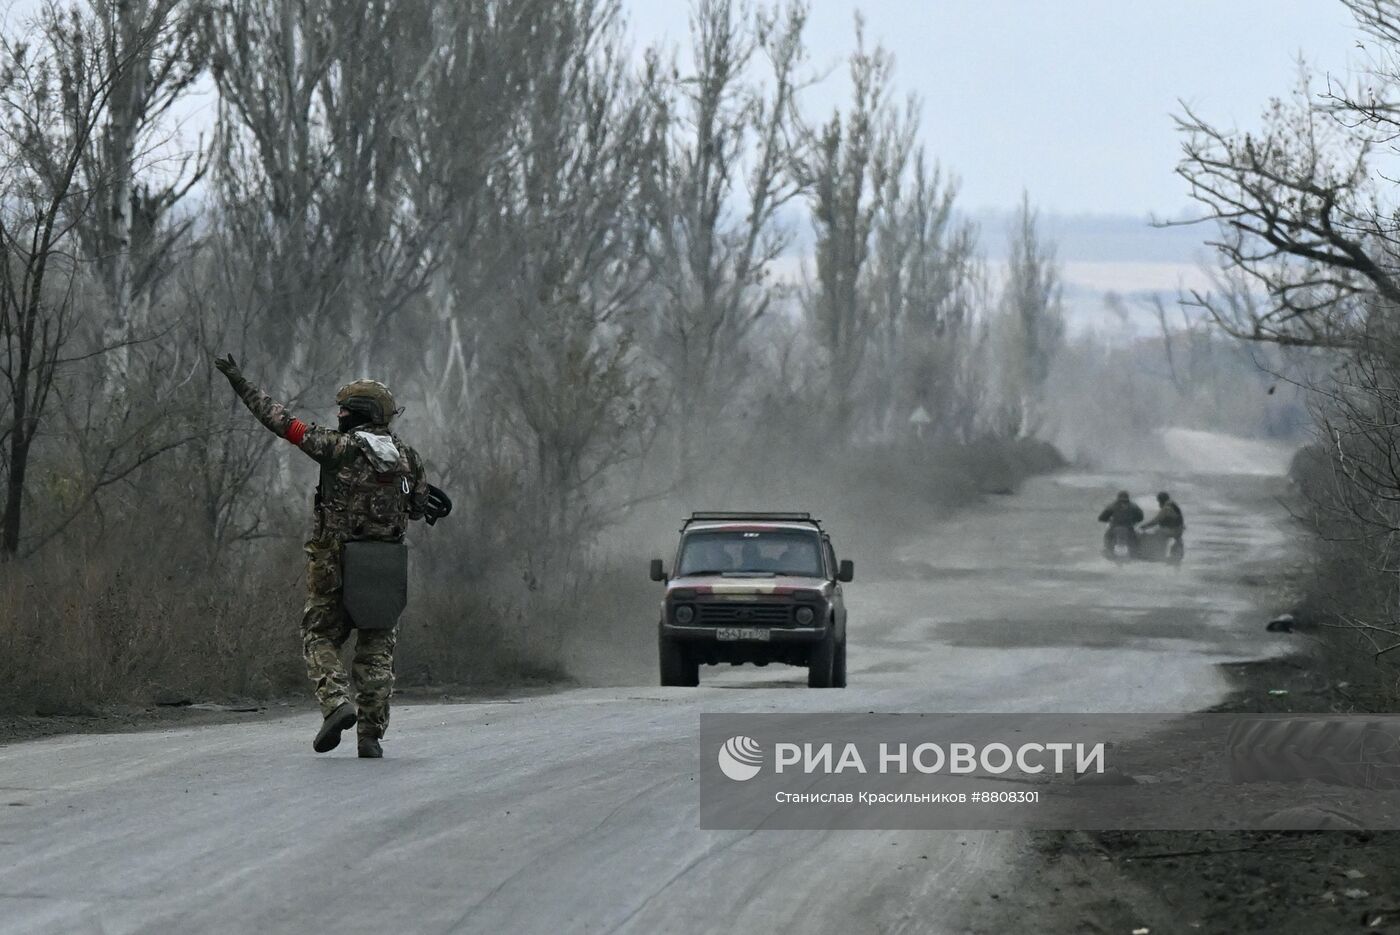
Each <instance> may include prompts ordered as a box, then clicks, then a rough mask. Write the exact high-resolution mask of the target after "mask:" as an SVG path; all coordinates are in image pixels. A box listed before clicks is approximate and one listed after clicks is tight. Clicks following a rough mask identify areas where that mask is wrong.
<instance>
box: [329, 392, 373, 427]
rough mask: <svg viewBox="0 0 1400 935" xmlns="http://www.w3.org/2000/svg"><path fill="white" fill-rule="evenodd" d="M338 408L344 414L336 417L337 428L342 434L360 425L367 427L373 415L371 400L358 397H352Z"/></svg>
mask: <svg viewBox="0 0 1400 935" xmlns="http://www.w3.org/2000/svg"><path fill="white" fill-rule="evenodd" d="M340 408H341V409H343V410H345V412H346V414H345V415H343V416H338V417H337V418H338V419H339V425H338V428H339V429H340V430H341V431H342V432H352V431H354V430H355V429H357V428H359V427H360V426H362V425H368V424H369V423H370V421H371V420H372V419H373V417H374V415H375V405H374V402H373V401H372V400H368V399H365V398H364V397H360V396H352V397H350V398H349V399H347V400H345V401H344V402H343V403H341V404H340Z"/></svg>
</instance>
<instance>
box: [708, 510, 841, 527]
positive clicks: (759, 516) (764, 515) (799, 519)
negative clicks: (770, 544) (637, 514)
mask: <svg viewBox="0 0 1400 935" xmlns="http://www.w3.org/2000/svg"><path fill="white" fill-rule="evenodd" d="M745 519H754V520H760V521H767V522H788V523H812V524H813V525H816V526H820V525H821V523H820V522H819V521H818V520H815V519H813V518H812V514H811V513H806V512H803V513H772V512H763V511H759V510H697V511H696V512H694V513H691V514H690V518H689V519H687V520H686V523H687V524H690V523H697V522H704V521H707V520H745Z"/></svg>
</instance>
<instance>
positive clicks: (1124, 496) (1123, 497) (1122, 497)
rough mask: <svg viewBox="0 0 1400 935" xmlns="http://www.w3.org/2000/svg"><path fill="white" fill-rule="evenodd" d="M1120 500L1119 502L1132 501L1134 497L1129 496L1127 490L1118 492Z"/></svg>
mask: <svg viewBox="0 0 1400 935" xmlns="http://www.w3.org/2000/svg"><path fill="white" fill-rule="evenodd" d="M1118 499H1119V500H1131V499H1132V497H1131V496H1130V495H1129V494H1128V492H1127V491H1126V490H1120V491H1118Z"/></svg>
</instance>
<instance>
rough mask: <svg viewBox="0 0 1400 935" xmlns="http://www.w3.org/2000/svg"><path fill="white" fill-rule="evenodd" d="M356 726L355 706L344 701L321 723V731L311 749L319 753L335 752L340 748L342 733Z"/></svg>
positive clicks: (317, 733) (318, 732)
mask: <svg viewBox="0 0 1400 935" xmlns="http://www.w3.org/2000/svg"><path fill="white" fill-rule="evenodd" d="M354 726H355V706H354V705H352V704H351V703H350V702H348V701H343V702H341V703H340V706H339V707H337V708H336V709H335V710H334V711H332V712H331V713H330V714H327V715H326V719H325V720H324V721H322V722H321V729H320V730H318V731H317V732H316V740H315V741H314V742H313V743H312V744H311V749H313V750H315V751H316V752H317V753H326V752H327V751H330V750H334V749H335V748H336V747H338V746H340V732H341V731H346V730H349V729H350V728H352V727H354Z"/></svg>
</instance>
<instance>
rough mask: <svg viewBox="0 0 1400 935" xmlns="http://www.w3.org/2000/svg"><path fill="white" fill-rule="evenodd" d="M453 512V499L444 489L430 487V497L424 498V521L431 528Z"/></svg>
mask: <svg viewBox="0 0 1400 935" xmlns="http://www.w3.org/2000/svg"><path fill="white" fill-rule="evenodd" d="M451 512H452V499H451V498H450V497H448V496H447V494H446V493H444V492H443V490H442V488H440V487H434V486H433V485H432V484H429V485H428V495H427V496H426V497H424V498H423V519H425V520H427V521H428V525H429V526H431V525H433V524H434V523H436V522H437V521H438V520H440V519H442V518H443V517H444V516H446V515H447V514H448V513H451Z"/></svg>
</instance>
